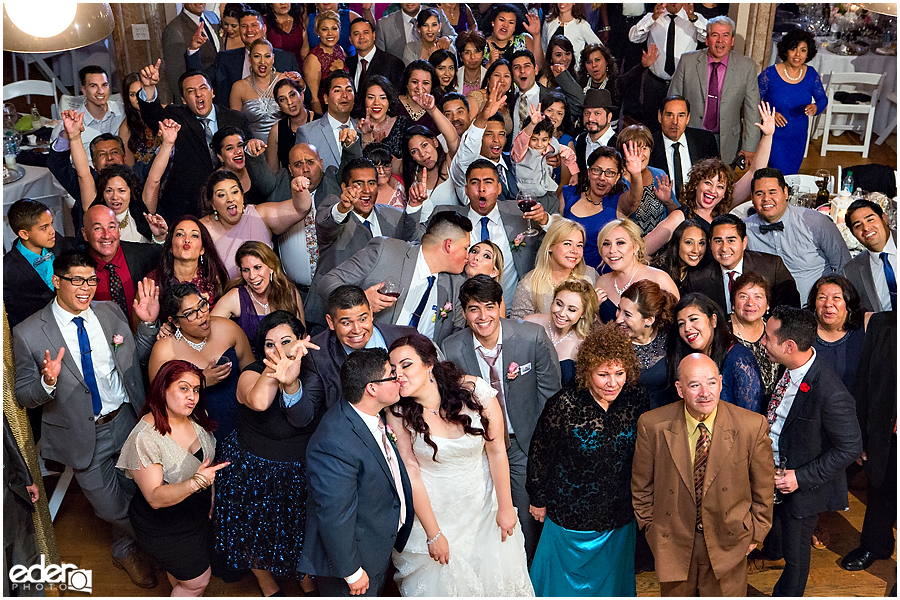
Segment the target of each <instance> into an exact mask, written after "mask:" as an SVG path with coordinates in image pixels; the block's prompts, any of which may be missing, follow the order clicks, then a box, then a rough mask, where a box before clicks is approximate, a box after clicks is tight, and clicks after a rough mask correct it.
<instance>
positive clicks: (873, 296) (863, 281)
mask: <svg viewBox="0 0 900 600" xmlns="http://www.w3.org/2000/svg"><path fill="white" fill-rule="evenodd" d="M891 237H892V238H893V240H894V244H895V245H896V243H897V232H896V231H892V232H891ZM841 275H843V276H844V277H846V278H847V279H849V280H850V283H852V284H853V287H855V288H856V291H857V292H859V297H860V299H861V300H862V305H863V308H864V309H865V310H867V311H875V312H879V311H880V310H881V300H880V299H879V298H878V290H877V289H876V288H875V278H874V277H873V276H872V264H871V263H870V262H869V252H868V251H867V250H863V251H862V252H860V253H859V254H857V255H856V256H854V257H853V260H851V261H850V262H848V263H847V264H846V265H844V270H843V271H842V272H841ZM803 300H804V302H805V301H806V298H804V299H803ZM888 310H890V307H888Z"/></svg>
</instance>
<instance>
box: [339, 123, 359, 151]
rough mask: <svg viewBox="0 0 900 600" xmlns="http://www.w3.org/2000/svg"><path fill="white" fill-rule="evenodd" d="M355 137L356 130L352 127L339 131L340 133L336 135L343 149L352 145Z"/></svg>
mask: <svg viewBox="0 0 900 600" xmlns="http://www.w3.org/2000/svg"><path fill="white" fill-rule="evenodd" d="M356 135H357V134H356V130H355V129H353V128H352V127H348V128H346V129H341V131H340V132H339V133H338V141H339V142H340V143H341V145H342V146H343V147H344V148H346V147H348V146H352V145H353V142H355V141H356Z"/></svg>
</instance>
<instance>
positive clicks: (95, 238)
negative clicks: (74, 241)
mask: <svg viewBox="0 0 900 600" xmlns="http://www.w3.org/2000/svg"><path fill="white" fill-rule="evenodd" d="M81 234H82V235H83V236H84V240H85V241H86V242H87V244H88V246H89V247H90V249H91V253H92V254H94V255H95V257H98V258H101V259H103V260H104V261H106V262H109V261H110V260H112V258H113V257H114V256H115V255H116V252H118V250H119V221H118V220H117V219H116V214H115V213H114V212H113V211H112V210H111V209H110V208H109V207H107V206H104V205H97V206H92V207H90V208H89V209H87V211H85V213H84V228H82V230H81Z"/></svg>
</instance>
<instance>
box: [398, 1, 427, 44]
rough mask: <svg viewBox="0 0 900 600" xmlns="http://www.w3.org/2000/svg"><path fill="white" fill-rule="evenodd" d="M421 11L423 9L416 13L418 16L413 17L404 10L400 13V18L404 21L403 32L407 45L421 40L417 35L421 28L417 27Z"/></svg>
mask: <svg viewBox="0 0 900 600" xmlns="http://www.w3.org/2000/svg"><path fill="white" fill-rule="evenodd" d="M421 10H422V9H421V8H419V10H417V11H416V14H414V15H412V16H410V15H408V14H406V13H405V12H403V11H402V10H401V11H400V18H401V19H403V32H404V33H405V34H406V43H407V44H408V43H410V42H415V41H416V40H417V39H419V36H418V35H417V34H418V31H419V28H418V27H417V26H416V24H415V22H416V17H418V16H419V12H420V11H421Z"/></svg>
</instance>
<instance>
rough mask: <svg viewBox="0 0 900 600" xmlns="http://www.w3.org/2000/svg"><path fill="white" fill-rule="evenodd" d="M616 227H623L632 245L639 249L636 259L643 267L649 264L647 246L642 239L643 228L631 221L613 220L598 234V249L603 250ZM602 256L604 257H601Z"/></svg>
mask: <svg viewBox="0 0 900 600" xmlns="http://www.w3.org/2000/svg"><path fill="white" fill-rule="evenodd" d="M616 227H621V228H622V229H624V230H625V233H627V234H628V237H630V238H631V243H632V244H634V247H635V248H637V254H635V259H637V261H638V262H639V263H641V264H642V265H646V264H649V262H648V261H647V246H646V244H644V238H642V237H641V228H640V227H638V226H637V224H636V223H635V222H634V221H632V220H631V219H613V220H612V221H610V222H609V223H607V224H606V225H604V226H603V229H601V230H600V233H598V234H597V248H598V249H600V248H603V242H605V241H606V238H608V237H609V234H610V232H611V231H612V230H613V229H615V228H616ZM601 256H602V255H601Z"/></svg>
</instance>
